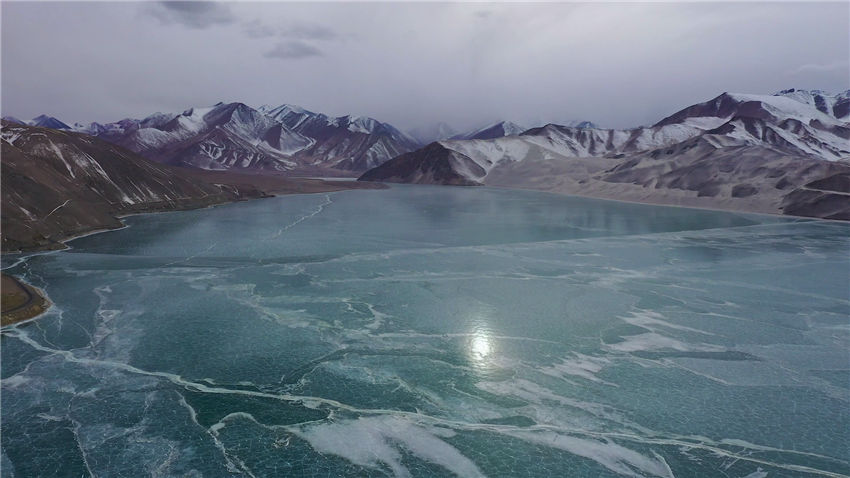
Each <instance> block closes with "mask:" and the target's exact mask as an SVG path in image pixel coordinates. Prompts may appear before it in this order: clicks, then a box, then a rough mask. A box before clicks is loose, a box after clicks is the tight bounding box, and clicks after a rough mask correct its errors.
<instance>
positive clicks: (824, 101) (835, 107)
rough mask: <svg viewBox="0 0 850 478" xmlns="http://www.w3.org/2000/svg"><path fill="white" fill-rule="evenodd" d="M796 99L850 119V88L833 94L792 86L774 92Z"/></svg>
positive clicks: (844, 119) (843, 119)
mask: <svg viewBox="0 0 850 478" xmlns="http://www.w3.org/2000/svg"><path fill="white" fill-rule="evenodd" d="M773 96H784V97H786V98H790V99H793V100H794V101H797V102H800V103H804V104H807V105H811V106H814V107H815V109H817V110H818V111H820V112H821V113H823V114H825V115H828V116H832V117H833V118H835V119H838V120H842V121H850V90H847V91H844V92H841V93H838V94H836V95H831V94H829V93H827V92H825V91H822V90H800V89H794V88H790V89H787V90H782V91H779V92H777V93H774V95H773Z"/></svg>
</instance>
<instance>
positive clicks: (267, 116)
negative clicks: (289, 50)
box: [5, 103, 421, 176]
mask: <svg viewBox="0 0 850 478" xmlns="http://www.w3.org/2000/svg"><path fill="white" fill-rule="evenodd" d="M5 119H6V120H7V121H9V122H13V123H19V124H25V125H30V126H43V127H48V128H53V129H61V130H68V131H76V132H81V133H86V134H89V135H92V136H96V137H98V138H100V139H103V140H106V141H108V142H111V143H114V144H117V145H120V146H123V147H124V148H127V149H129V150H130V151H133V152H136V153H139V154H141V155H142V156H144V157H146V158H148V159H151V160H154V161H156V162H159V163H164V164H171V165H175V166H187V167H193V168H200V169H208V170H246V171H265V172H285V173H288V174H290V175H325V176H340V175H342V176H352V175H354V176H356V175H357V174H358V173H362V172H363V171H366V170H368V169H370V168H373V167H375V166H378V165H380V164H382V163H383V162H384V161H387V160H389V159H391V158H393V157H395V156H398V155H399V154H402V153H406V152H408V151H413V150H415V149H417V148H419V147H420V146H421V143H420V142H418V141H417V140H415V139H413V138H412V137H410V136H408V135H406V134H404V133H402V132H401V131H399V130H398V129H396V128H394V127H393V126H392V125H389V124H387V123H382V122H380V121H377V120H375V119H373V118H367V117H357V116H340V117H330V116H327V115H324V114H321V113H313V112H311V111H307V110H305V109H303V108H300V107H298V106H294V105H281V106H278V107H270V106H262V107H260V108H257V109H255V108H252V107H250V106H248V105H245V104H243V103H218V104H216V105H213V106H210V107H206V108H190V109H188V110H186V111H184V112H182V113H155V114H152V115H150V116H148V117H146V118H144V119H141V120H138V119H132V118H127V119H123V120H120V121H116V122H113V123H106V124H101V123H90V124H88V125H82V124H75V125H74V126H73V127H71V126H68V125H67V124H65V123H63V122H61V121H59V120H57V119H56V118H53V117H49V116H45V115H42V116H39V117H37V118H34V119H32V120H30V121H21V120H18V119H16V118H13V117H7V118H5Z"/></svg>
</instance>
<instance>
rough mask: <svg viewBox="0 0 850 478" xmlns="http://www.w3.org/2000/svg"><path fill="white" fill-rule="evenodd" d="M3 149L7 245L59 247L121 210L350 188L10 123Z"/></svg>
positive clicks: (113, 223)
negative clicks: (169, 160)
mask: <svg viewBox="0 0 850 478" xmlns="http://www.w3.org/2000/svg"><path fill="white" fill-rule="evenodd" d="M0 147H1V148H2V150H0V154H2V230H3V236H2V248H3V250H4V251H15V250H21V249H43V248H56V247H62V246H61V244H60V243H59V241H61V240H64V239H67V238H68V237H69V236H73V235H76V234H80V233H85V232H89V231H92V230H97V229H107V228H115V227H120V226H121V222H120V221H119V220H118V219H116V217H115V216H116V215H123V214H130V213H136V212H150V211H159V210H170V209H187V208H196V207H203V206H208V205H212V204H218V203H223V202H227V201H233V200H238V199H242V198H252V197H263V196H267V195H269V194H271V193H279V192H315V191H327V190H337V189H344V188H347V187H349V186H348V183H337V184H328V183H324V182H321V181H310V180H294V179H287V178H284V177H280V176H258V175H242V174H234V173H231V172H226V171H203V170H197V169H194V170H193V169H186V168H176V167H173V166H169V165H164V164H158V163H155V162H152V161H150V160H148V159H145V158H143V157H141V156H139V155H137V154H135V153H133V152H131V151H128V150H126V149H124V148H122V147H120V146H117V145H114V144H111V143H107V142H105V141H102V140H100V139H97V138H94V137H91V136H88V135H85V134H81V133H74V132H69V131H59V130H55V129H48V128H40V127H34V126H27V125H21V124H13V123H9V122H6V121H3V122H2V143H0Z"/></svg>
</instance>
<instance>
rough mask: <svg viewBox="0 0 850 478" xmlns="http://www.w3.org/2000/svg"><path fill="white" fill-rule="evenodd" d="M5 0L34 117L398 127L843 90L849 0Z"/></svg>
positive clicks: (19, 86) (628, 123) (611, 116)
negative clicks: (285, 116)
mask: <svg viewBox="0 0 850 478" xmlns="http://www.w3.org/2000/svg"><path fill="white" fill-rule="evenodd" d="M2 9H3V12H2V13H3V14H2V16H0V22H2V25H1V26H0V35H2V38H0V40H2V41H0V48H2V51H0V62H2V65H0V66H1V68H0V70H2V76H1V77H0V80H2V82H0V89H2V97H0V98H1V99H2V105H0V109H2V114H9V115H13V116H17V117H20V118H23V119H26V118H32V117H34V116H36V115H38V114H41V113H49V114H51V115H53V116H56V117H57V118H59V119H61V120H63V121H65V122H66V123H73V122H76V121H79V122H88V121H100V122H104V121H115V120H117V119H120V118H125V117H128V116H130V117H144V116H147V115H148V114H151V113H153V112H155V111H167V112H180V111H183V110H185V109H187V108H188V107H192V106H205V105H212V104H215V103H217V102H219V101H242V102H244V103H247V104H249V105H261V104H266V103H268V104H272V103H276V104H280V103H284V102H285V103H294V104H299V105H302V106H304V107H305V108H307V109H309V110H312V111H319V112H323V113H328V114H332V115H337V116H338V115H344V114H349V113H350V114H357V115H368V116H372V117H375V118H377V119H379V120H381V121H386V122H389V123H391V124H393V125H395V126H398V127H400V128H409V127H415V126H419V125H423V124H429V123H436V122H439V121H444V122H446V123H448V124H450V125H452V126H454V127H455V128H458V129H466V128H471V127H474V126H479V125H480V124H481V123H483V122H485V121H491V120H495V119H507V120H511V121H515V122H517V123H520V124H523V125H528V126H533V125H535V124H539V123H544V122H566V121H569V120H584V119H589V120H593V121H594V122H597V123H599V124H601V125H603V126H608V127H632V126H637V125H641V124H651V123H655V122H656V121H658V120H659V119H661V118H663V117H665V116H668V115H670V114H672V113H674V112H675V111H677V110H679V109H681V108H683V107H686V106H688V105H691V104H694V103H698V102H701V101H706V100H708V99H710V98H713V97H715V96H717V95H718V94H720V93H722V92H724V91H730V92H740V93H761V94H770V93H772V92H775V91H778V90H781V89H785V88H806V89H821V90H825V91H832V92H837V91H843V90H846V89H848V88H850V84H848V68H847V65H846V63H841V62H842V61H846V59H847V58H850V44H848V42H847V33H848V31H850V4H848V3H847V2H835V3H816V2H806V3H796V2H787V3H786V2H759V3H748V2H718V3H702V2H691V3H687V2H655V3H630V2H625V3H602V2H600V3H590V2H588V3H573V2H570V3H560V2H534V3H487V4H481V3H476V2H470V3H464V2H440V3H416V2H356V3H355V2H230V3H200V4H194V3H193V4H186V3H179V4H147V3H145V4H142V6H141V7H140V6H139V3H137V2H3V7H2ZM140 10H144V13H145V15H144V16H143V17H142V18H141V19H142V20H143V21H140V15H139V14H140ZM152 11H153V12H155V13H154V14H152V13H151V12H152ZM482 11H486V12H489V14H488V15H487V16H481V15H479V14H478V13H477V12H482ZM150 15H153V16H154V17H156V18H159V20H160V21H156V20H154V21H151V20H153V17H151V16H150ZM254 19H259V20H257V21H256V22H252V20H254ZM176 27H180V28H176ZM139 39H144V41H139ZM264 53H265V55H264ZM317 58H320V61H316V59H317ZM271 59H274V60H271ZM789 72H791V73H789ZM57 79H58V80H57Z"/></svg>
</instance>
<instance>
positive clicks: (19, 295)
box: [0, 273, 53, 328]
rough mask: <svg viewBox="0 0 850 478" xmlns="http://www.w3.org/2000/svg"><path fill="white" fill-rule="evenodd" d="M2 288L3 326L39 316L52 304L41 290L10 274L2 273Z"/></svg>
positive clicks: (0, 323)
mask: <svg viewBox="0 0 850 478" xmlns="http://www.w3.org/2000/svg"><path fill="white" fill-rule="evenodd" d="M2 289H3V291H2V303H3V305H2V306H3V309H4V310H2V314H0V327H3V328H5V327H7V326H10V325H17V324H21V323H24V322H27V321H29V320H32V319H35V318H37V317H40V316H41V315H42V314H44V313H45V312H47V311H48V310H50V307H51V306H52V305H53V303H52V302H51V301H50V299H49V298H48V297H47V294H46V293H45V292H44V291H43V290H41V289H39V288H38V287H35V286H34V285H32V284H29V283H27V282H26V281H23V280H21V279H19V278H17V277H15V276H13V275H11V274H6V273H3V274H2Z"/></svg>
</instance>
